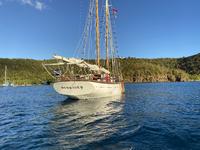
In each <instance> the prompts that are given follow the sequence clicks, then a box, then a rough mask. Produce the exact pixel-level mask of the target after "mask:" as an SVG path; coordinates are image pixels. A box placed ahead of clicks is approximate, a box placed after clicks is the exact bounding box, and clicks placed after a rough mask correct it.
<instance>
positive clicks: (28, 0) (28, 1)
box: [19, 0, 46, 10]
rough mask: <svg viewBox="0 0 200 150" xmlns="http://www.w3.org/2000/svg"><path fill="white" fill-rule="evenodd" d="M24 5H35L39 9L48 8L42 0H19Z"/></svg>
mask: <svg viewBox="0 0 200 150" xmlns="http://www.w3.org/2000/svg"><path fill="white" fill-rule="evenodd" d="M19 1H20V2H21V3H22V4H24V5H29V6H31V7H34V8H35V9H37V10H43V9H45V8H46V5H45V3H44V2H42V1H38V0H19Z"/></svg>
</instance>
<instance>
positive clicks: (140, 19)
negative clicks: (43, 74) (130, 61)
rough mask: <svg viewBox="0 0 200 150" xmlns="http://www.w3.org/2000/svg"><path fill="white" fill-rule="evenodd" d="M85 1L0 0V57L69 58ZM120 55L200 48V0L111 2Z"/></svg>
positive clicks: (174, 54) (182, 52) (189, 51)
mask: <svg viewBox="0 0 200 150" xmlns="http://www.w3.org/2000/svg"><path fill="white" fill-rule="evenodd" d="M88 1H89V0H0V58H1V57H4V58H5V57H8V58H34V59H47V58H51V56H52V54H54V53H56V54H60V55H64V56H68V57H70V56H72V55H73V51H74V49H75V48H76V45H77V41H78V40H79V38H80V35H81V28H82V24H83V23H84V19H85V13H86V12H87V8H88ZM112 4H113V5H114V7H115V8H117V9H118V18H117V37H118V45H119V55H120V56H124V57H127V56H131V57H142V58H158V57H183V56H189V55H193V54H196V53H199V52H200V0H112Z"/></svg>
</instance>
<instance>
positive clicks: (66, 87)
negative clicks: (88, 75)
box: [61, 86, 83, 89]
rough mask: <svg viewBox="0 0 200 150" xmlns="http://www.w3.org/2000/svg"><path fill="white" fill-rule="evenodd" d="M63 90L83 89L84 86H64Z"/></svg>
mask: <svg viewBox="0 0 200 150" xmlns="http://www.w3.org/2000/svg"><path fill="white" fill-rule="evenodd" d="M61 88H62V89H83V86H62V87H61Z"/></svg>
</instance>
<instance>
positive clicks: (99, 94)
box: [53, 81, 123, 99]
mask: <svg viewBox="0 0 200 150" xmlns="http://www.w3.org/2000/svg"><path fill="white" fill-rule="evenodd" d="M53 87H54V89H55V90H56V91H57V92H58V93H59V94H62V95H65V96H68V97H69V98H72V99H92V98H103V97H112V96H119V95H121V94H122V91H123V85H122V83H120V82H119V83H101V82H92V81H63V82H56V83H54V84H53Z"/></svg>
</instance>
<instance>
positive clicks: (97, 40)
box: [96, 0, 100, 67]
mask: <svg viewBox="0 0 200 150" xmlns="http://www.w3.org/2000/svg"><path fill="white" fill-rule="evenodd" d="M99 45H100V44H99V2H98V0H96V51H97V65H98V66H99V67H100V46H99Z"/></svg>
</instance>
